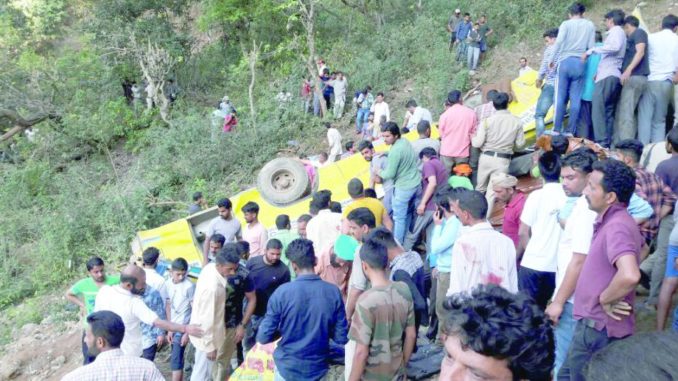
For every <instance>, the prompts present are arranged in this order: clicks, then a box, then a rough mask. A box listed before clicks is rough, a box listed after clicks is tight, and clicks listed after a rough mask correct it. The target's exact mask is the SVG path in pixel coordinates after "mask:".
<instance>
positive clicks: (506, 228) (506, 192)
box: [489, 173, 526, 248]
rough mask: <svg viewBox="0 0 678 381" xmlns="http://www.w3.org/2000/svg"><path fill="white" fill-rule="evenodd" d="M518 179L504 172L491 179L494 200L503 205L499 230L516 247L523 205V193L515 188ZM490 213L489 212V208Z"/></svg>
mask: <svg viewBox="0 0 678 381" xmlns="http://www.w3.org/2000/svg"><path fill="white" fill-rule="evenodd" d="M516 185H518V179H516V178H515V177H513V176H511V175H507V174H506V173H499V174H497V175H495V176H494V178H493V179H492V190H493V191H494V197H495V200H497V201H500V202H502V203H503V204H504V205H505V207H504V219H503V224H502V229H501V232H502V233H504V235H505V236H507V237H509V238H511V240H512V241H513V244H514V245H515V247H516V248H518V243H519V236H518V230H519V229H520V214H521V213H522V212H523V206H524V205H525V199H526V197H525V193H523V192H520V191H518V190H517V189H516ZM489 209H490V213H491V209H492V208H489Z"/></svg>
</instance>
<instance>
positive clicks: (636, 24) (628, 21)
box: [624, 15, 640, 28]
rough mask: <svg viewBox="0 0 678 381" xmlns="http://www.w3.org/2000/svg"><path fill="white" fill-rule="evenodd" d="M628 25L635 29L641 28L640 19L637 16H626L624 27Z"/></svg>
mask: <svg viewBox="0 0 678 381" xmlns="http://www.w3.org/2000/svg"><path fill="white" fill-rule="evenodd" d="M626 24H629V25H631V26H633V27H636V28H638V27H639V26H640V20H638V17H636V16H633V15H629V16H626V18H625V19H624V25H626Z"/></svg>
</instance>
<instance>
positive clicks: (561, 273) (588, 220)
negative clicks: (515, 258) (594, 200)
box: [553, 196, 596, 304]
mask: <svg viewBox="0 0 678 381" xmlns="http://www.w3.org/2000/svg"><path fill="white" fill-rule="evenodd" d="M595 221H596V212H594V211H592V210H591V209H589V203H588V202H587V201H586V197H584V196H581V197H579V198H578V199H577V201H576V202H575V204H574V206H573V207H572V212H571V213H570V216H569V217H568V218H567V222H566V223H565V229H564V230H563V232H562V234H560V242H559V244H558V268H557V270H556V289H555V291H554V292H553V296H555V295H556V294H557V293H558V289H559V288H560V285H562V284H563V280H564V279H565V272H566V271H567V266H568V265H569V264H570V260H571V259H572V253H579V254H585V255H588V253H589V248H590V247H591V239H592V238H593V223H594V222H595ZM568 302H570V303H573V304H574V293H573V294H572V296H571V297H570V298H569V299H568Z"/></svg>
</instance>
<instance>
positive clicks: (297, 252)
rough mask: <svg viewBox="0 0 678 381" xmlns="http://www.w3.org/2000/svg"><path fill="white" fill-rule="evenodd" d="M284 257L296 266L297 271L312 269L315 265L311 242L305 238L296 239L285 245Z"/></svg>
mask: <svg viewBox="0 0 678 381" xmlns="http://www.w3.org/2000/svg"><path fill="white" fill-rule="evenodd" d="M285 255H286V256H287V259H289V260H290V262H292V263H294V264H295V265H297V267H298V268H299V269H304V270H308V269H313V268H314V267H315V264H316V258H315V251H314V250H313V241H311V240H309V239H305V238H297V239H295V240H294V241H292V242H290V244H289V245H287V249H286V250H285Z"/></svg>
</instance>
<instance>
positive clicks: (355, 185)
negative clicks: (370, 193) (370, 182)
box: [347, 178, 365, 198]
mask: <svg viewBox="0 0 678 381" xmlns="http://www.w3.org/2000/svg"><path fill="white" fill-rule="evenodd" d="M347 188H348V195H349V196H351V197H352V198H356V197H360V196H362V195H363V194H364V192H365V189H364V188H363V182H362V181H360V179H358V178H352V179H351V180H349V182H348V186H347Z"/></svg>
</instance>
